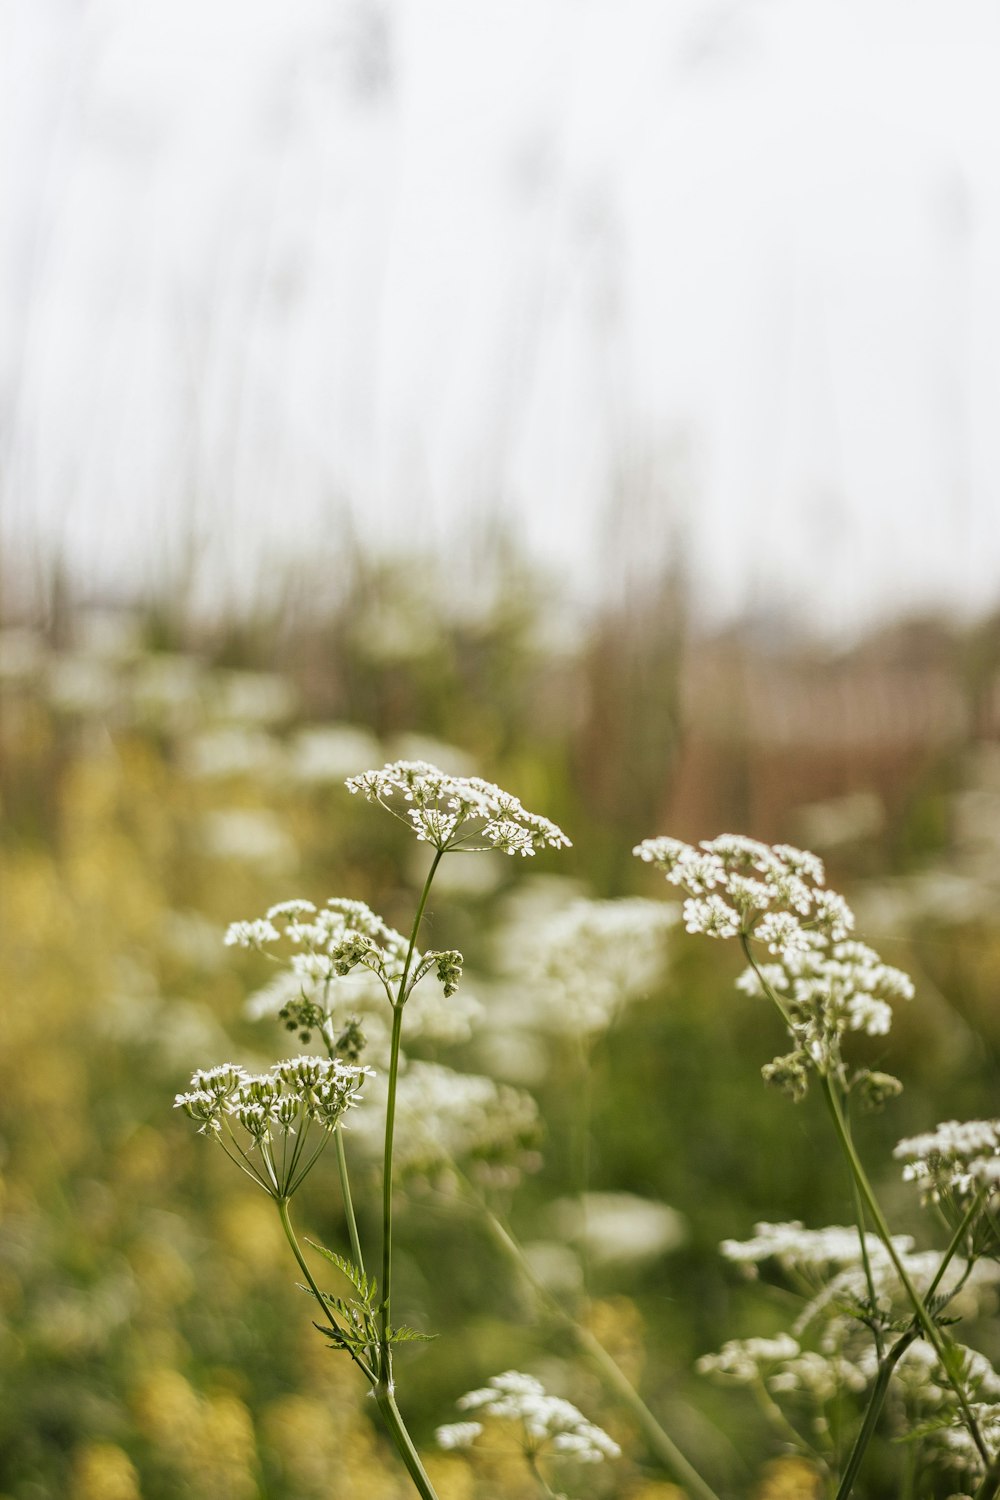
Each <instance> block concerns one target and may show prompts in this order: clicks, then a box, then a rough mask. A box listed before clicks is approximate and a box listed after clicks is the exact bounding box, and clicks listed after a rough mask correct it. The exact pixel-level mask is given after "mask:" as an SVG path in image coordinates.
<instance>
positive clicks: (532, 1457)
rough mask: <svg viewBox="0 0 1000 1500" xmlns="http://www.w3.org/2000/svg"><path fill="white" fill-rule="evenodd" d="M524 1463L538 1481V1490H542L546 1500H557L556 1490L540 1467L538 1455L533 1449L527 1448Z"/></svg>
mask: <svg viewBox="0 0 1000 1500" xmlns="http://www.w3.org/2000/svg"><path fill="white" fill-rule="evenodd" d="M524 1461H525V1463H526V1464H527V1465H528V1468H529V1469H530V1470H531V1472H532V1474H533V1475H534V1477H535V1479H537V1481H538V1488H539V1489H540V1490H541V1492H542V1494H543V1495H545V1496H546V1500H557V1496H556V1492H555V1490H554V1489H553V1488H552V1486H551V1485H550V1484H549V1482H548V1480H547V1479H546V1478H545V1475H544V1474H543V1473H542V1471H541V1469H540V1468H539V1467H538V1455H537V1454H536V1453H535V1452H534V1450H533V1449H531V1448H525V1450H524Z"/></svg>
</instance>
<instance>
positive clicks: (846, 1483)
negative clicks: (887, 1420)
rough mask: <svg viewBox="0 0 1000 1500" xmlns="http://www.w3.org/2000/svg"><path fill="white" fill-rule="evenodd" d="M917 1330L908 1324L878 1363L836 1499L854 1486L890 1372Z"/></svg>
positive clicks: (880, 1411) (885, 1391) (874, 1425)
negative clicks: (876, 1372) (866, 1408)
mask: <svg viewBox="0 0 1000 1500" xmlns="http://www.w3.org/2000/svg"><path fill="white" fill-rule="evenodd" d="M917 1333H918V1330H917V1329H916V1328H908V1329H907V1330H906V1332H905V1333H904V1334H903V1336H902V1338H899V1339H897V1340H896V1342H895V1343H894V1344H893V1346H892V1348H891V1349H890V1350H889V1352H888V1354H887V1355H886V1356H885V1358H884V1359H883V1360H882V1361H881V1362H880V1364H879V1369H878V1376H877V1378H876V1381H875V1384H874V1386H873V1388H872V1394H871V1399H870V1400H869V1402H868V1410H867V1411H866V1412H865V1419H864V1421H863V1422H862V1424H861V1427H860V1429H859V1431H858V1435H857V1437H856V1438H855V1439H854V1447H853V1448H852V1449H851V1452H850V1456H849V1458H848V1460H847V1467H846V1469H845V1470H844V1473H843V1475H842V1477H841V1480H840V1488H839V1489H838V1491H837V1497H836V1500H847V1497H848V1495H849V1494H850V1493H851V1490H852V1488H853V1487H854V1481H855V1479H856V1478H857V1475H858V1470H859V1469H860V1467H861V1462H862V1460H863V1458H864V1456H865V1453H866V1452H867V1450H868V1444H869V1443H870V1442H871V1440H872V1437H873V1436H874V1434H875V1428H876V1427H877V1425H878V1419H879V1417H880V1416H881V1414H882V1407H883V1406H884V1405H885V1398H886V1396H887V1394H888V1391H889V1385H890V1382H891V1381H892V1372H893V1371H894V1370H895V1368H896V1366H897V1364H898V1363H899V1361H900V1359H901V1358H902V1357H903V1355H904V1354H905V1353H906V1351H907V1349H908V1348H909V1347H910V1345H911V1344H912V1343H913V1340H914V1339H915V1338H916V1337H917Z"/></svg>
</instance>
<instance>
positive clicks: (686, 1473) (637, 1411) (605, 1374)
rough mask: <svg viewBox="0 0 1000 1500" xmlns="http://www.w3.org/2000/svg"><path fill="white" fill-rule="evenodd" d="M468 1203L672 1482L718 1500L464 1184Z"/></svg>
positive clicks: (606, 1356)
mask: <svg viewBox="0 0 1000 1500" xmlns="http://www.w3.org/2000/svg"><path fill="white" fill-rule="evenodd" d="M465 1186H466V1189H467V1196H468V1201H469V1202H471V1203H472V1204H473V1205H474V1206H475V1207H476V1209H477V1210H478V1211H479V1212H480V1213H481V1214H482V1216H483V1219H484V1222H485V1223H486V1225H487V1227H488V1228H489V1230H490V1233H491V1234H492V1236H493V1239H494V1241H495V1242H496V1244H497V1245H499V1246H500V1248H501V1249H502V1250H503V1251H504V1252H505V1254H506V1255H507V1256H508V1258H509V1259H510V1260H511V1261H512V1262H513V1263H514V1264H515V1265H516V1266H517V1268H518V1270H519V1271H520V1273H521V1275H522V1276H523V1278H524V1280H525V1281H526V1282H527V1283H528V1285H529V1286H530V1287H531V1289H532V1291H533V1292H534V1294H535V1296H536V1297H537V1298H538V1300H539V1302H540V1303H541V1304H542V1306H543V1307H544V1308H545V1310H546V1311H547V1312H548V1313H549V1315H550V1316H551V1317H552V1318H553V1319H554V1320H555V1321H556V1322H557V1323H559V1324H560V1326H561V1327H563V1328H565V1329H566V1330H567V1332H569V1333H570V1334H571V1335H572V1336H573V1338H574V1340H575V1342H576V1344H577V1345H578V1347H579V1348H580V1349H581V1350H582V1352H583V1353H584V1354H586V1355H587V1356H588V1357H589V1358H590V1360H591V1362H592V1363H593V1365H594V1366H595V1368H596V1370H597V1372H598V1374H599V1376H600V1378H601V1381H602V1383H603V1385H604V1386H605V1388H606V1389H607V1390H608V1391H609V1392H610V1393H611V1394H612V1395H613V1396H614V1397H615V1398H616V1399H617V1400H619V1401H620V1402H621V1403H622V1405H623V1406H625V1407H627V1408H628V1410H629V1411H630V1412H631V1414H632V1417H633V1419H634V1420H635V1423H636V1425H637V1427H638V1428H639V1430H640V1431H641V1432H642V1434H643V1437H644V1438H645V1439H646V1441H647V1442H648V1444H649V1447H650V1450H651V1451H652V1452H653V1453H655V1455H656V1457H657V1458H658V1459H659V1461H660V1462H661V1463H662V1464H663V1466H664V1468H665V1469H667V1470H668V1472H670V1473H671V1474H673V1475H674V1477H675V1478H676V1479H677V1480H678V1481H679V1482H680V1483H681V1484H683V1485H685V1486H686V1487H687V1489H688V1490H689V1491H690V1492H691V1494H692V1496H694V1497H697V1500H719V1497H718V1495H717V1494H716V1492H715V1491H714V1490H713V1489H712V1487H711V1485H710V1484H708V1482H707V1481H706V1480H705V1479H703V1478H702V1476H701V1474H699V1472H698V1470H697V1469H696V1468H695V1467H694V1465H693V1464H692V1463H691V1461H690V1459H688V1458H687V1457H686V1456H685V1455H684V1453H682V1452H681V1450H680V1448H678V1446H677V1444H676V1443H675V1442H674V1440H673V1438H672V1437H671V1436H670V1434H669V1433H668V1432H667V1431H666V1430H665V1429H664V1427H663V1426H662V1425H661V1424H660V1422H658V1421H657V1419H656V1417H655V1416H654V1415H653V1413H652V1412H651V1411H650V1409H649V1407H648V1406H647V1405H646V1403H645V1401H643V1399H642V1397H641V1396H640V1395H639V1392H638V1391H637V1390H636V1388H635V1386H634V1385H633V1384H632V1382H631V1381H630V1380H629V1378H628V1376H627V1375H626V1374H625V1373H624V1371H623V1370H622V1369H621V1367H620V1366H619V1365H618V1364H617V1363H616V1361H615V1360H614V1359H613V1358H612V1356H611V1355H610V1354H609V1353H608V1351H607V1349H605V1347H604V1345H603V1344H602V1343H601V1342H600V1340H599V1339H598V1338H596V1337H595V1336H594V1334H593V1333H591V1331H590V1329H589V1328H586V1327H584V1325H583V1324H582V1323H580V1322H578V1321H577V1319H576V1318H574V1317H573V1315H572V1314H571V1313H569V1312H567V1311H566V1309H565V1308H564V1307H563V1306H562V1305H561V1304H560V1303H559V1302H557V1301H556V1299H555V1298H554V1297H553V1296H552V1294H551V1292H549V1291H548V1289H547V1288H546V1287H544V1286H543V1285H542V1283H541V1282H540V1281H539V1280H538V1277H537V1276H536V1275H535V1273H534V1271H533V1269H532V1267H531V1264H530V1262H529V1261H528V1258H527V1256H526V1255H525V1253H524V1251H523V1250H522V1248H521V1246H520V1244H519V1243H518V1241H517V1239H516V1238H515V1236H514V1234H513V1233H512V1231H511V1230H510V1229H509V1228H508V1226H507V1225H505V1224H504V1223H503V1222H502V1221H501V1220H500V1219H499V1218H498V1216H497V1215H496V1214H495V1213H494V1212H493V1211H492V1209H490V1208H489V1207H488V1206H487V1205H486V1204H485V1203H484V1202H483V1201H482V1199H481V1198H480V1197H479V1196H478V1194H476V1193H475V1192H474V1191H473V1190H472V1188H471V1186H470V1184H468V1183H466V1184H465Z"/></svg>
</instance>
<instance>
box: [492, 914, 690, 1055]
mask: <svg viewBox="0 0 1000 1500" xmlns="http://www.w3.org/2000/svg"><path fill="white" fill-rule="evenodd" d="M676 921H677V916H676V910H675V908H673V907H672V906H668V905H666V904H665V903H663V902H659V901H647V900H644V899H642V898H641V897H633V898H631V899H628V898H626V899H618V900H612V901H596V900H584V899H579V900H575V901H571V902H570V903H569V904H568V905H566V906H562V907H559V908H558V909H557V910H555V911H554V912H550V913H546V914H545V915H544V916H543V918H542V919H541V920H538V918H537V917H535V916H534V915H532V916H531V918H529V919H528V920H524V919H523V918H522V919H521V920H519V921H515V922H513V923H512V924H511V925H510V926H509V927H507V928H505V929H504V931H503V933H502V937H501V943H500V952H499V955H498V958H499V964H500V967H501V968H502V969H503V970H504V971H505V972H506V973H507V974H508V975H509V976H510V977H511V978H512V979H513V980H514V982H515V985H516V987H517V992H518V995H519V997H520V1002H521V1008H522V1009H523V1012H524V1014H525V1015H526V1017H527V1018H528V1020H529V1022H530V1024H531V1026H532V1027H533V1028H534V1027H537V1028H538V1029H540V1030H543V1031H546V1032H554V1033H557V1034H558V1033H563V1034H565V1033H571V1034H572V1035H574V1036H578V1035H579V1034H580V1033H581V1032H582V1033H584V1035H586V1036H587V1037H593V1036H595V1035H596V1034H597V1033H599V1032H601V1031H604V1030H606V1029H607V1028H608V1027H609V1026H610V1025H611V1024H612V1022H613V1021H614V1020H615V1018H616V1016H617V1015H618V1013H619V1012H620V1010H621V1009H622V1008H623V1006H625V1005H626V1004H627V1003H628V1002H629V1001H630V1000H635V999H638V998H639V997H641V996H642V995H644V994H648V993H649V992H650V990H651V989H652V988H653V987H654V986H655V984H656V982H657V980H658V979H659V978H660V977H661V975H662V973H663V969H664V965H665V960H666V955H667V944H668V934H669V933H670V931H671V930H672V929H673V928H674V927H675V925H676Z"/></svg>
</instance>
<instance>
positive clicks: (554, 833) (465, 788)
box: [347, 760, 569, 855]
mask: <svg viewBox="0 0 1000 1500" xmlns="http://www.w3.org/2000/svg"><path fill="white" fill-rule="evenodd" d="M347 789H348V791H350V792H355V793H360V794H361V795H362V796H363V797H365V798H366V799H367V800H368V801H369V802H378V803H381V805H382V806H383V807H385V808H387V809H388V811H390V812H395V808H394V807H393V806H392V805H391V804H392V803H393V801H394V800H395V801H402V802H404V803H408V804H410V805H409V806H408V807H407V808H405V809H403V810H402V812H400V813H396V816H397V817H405V819H406V820H407V821H409V822H410V823H411V824H412V826H413V827H414V829H415V830H416V834H417V837H418V838H419V839H421V840H423V841H424V842H426V843H428V844H432V845H433V846H434V848H436V849H440V850H442V851H443V850H446V849H486V848H494V849H498V850H500V852H501V853H503V854H522V855H533V854H535V853H536V851H537V850H539V849H545V848H552V849H561V848H569V839H568V838H567V837H566V835H565V834H564V833H563V832H562V830H561V829H559V828H557V827H556V825H555V824H554V823H550V822H549V820H548V818H543V817H541V816H540V815H539V814H538V813H531V812H528V811H527V810H526V809H525V808H524V807H522V805H521V803H520V802H519V801H518V799H517V798H516V797H514V796H512V795H511V794H510V793H509V792H504V791H502V790H501V788H500V787H498V786H495V785H494V783H493V782H491V781H483V780H482V778H481V777H479V776H449V775H448V774H447V773H446V772H444V771H441V770H439V769H438V768H437V766H432V765H431V764H430V763H429V762H428V761H424V760H397V761H390V762H389V764H388V765H386V766H383V768H382V770H381V771H365V772H363V773H362V775H360V776H352V777H350V778H349V780H348V782H347ZM484 839H485V841H486V842H485V843H483V842H482V841H483V840H484Z"/></svg>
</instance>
